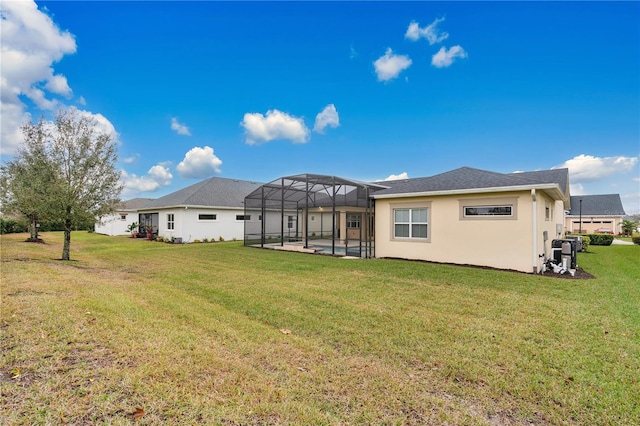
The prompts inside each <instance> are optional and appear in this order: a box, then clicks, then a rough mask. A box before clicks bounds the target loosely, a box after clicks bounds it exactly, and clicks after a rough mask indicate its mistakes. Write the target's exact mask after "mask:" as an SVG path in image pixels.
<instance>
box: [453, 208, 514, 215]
mask: <svg viewBox="0 0 640 426" xmlns="http://www.w3.org/2000/svg"><path fill="white" fill-rule="evenodd" d="M464 215H465V216H512V215H513V209H512V206H474V207H465V208H464Z"/></svg>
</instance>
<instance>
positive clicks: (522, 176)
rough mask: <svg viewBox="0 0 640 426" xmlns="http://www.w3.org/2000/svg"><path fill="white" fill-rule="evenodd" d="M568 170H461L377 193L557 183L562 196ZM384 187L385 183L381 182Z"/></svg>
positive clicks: (409, 180)
mask: <svg viewBox="0 0 640 426" xmlns="http://www.w3.org/2000/svg"><path fill="white" fill-rule="evenodd" d="M567 176H568V170H567V169H553V170H544V171H538V172H523V173H509V174H504V173H496V172H490V171H487V170H480V169H474V168H471V167H461V168H459V169H455V170H451V171H448V172H445V173H440V174H438V175H435V176H430V177H424V178H414V179H406V180H404V181H400V182H398V181H393V184H392V185H391V187H390V188H387V189H383V190H381V191H378V192H376V193H375V194H374V197H376V196H378V195H387V194H388V195H391V194H412V193H424V192H439V191H455V190H465V189H481V188H503V187H514V186H532V185H537V184H548V183H555V184H558V186H559V187H560V190H561V191H562V192H563V194H565V196H566V195H567V194H566V187H567V182H568V177H567ZM378 183H380V184H382V185H384V184H385V182H378Z"/></svg>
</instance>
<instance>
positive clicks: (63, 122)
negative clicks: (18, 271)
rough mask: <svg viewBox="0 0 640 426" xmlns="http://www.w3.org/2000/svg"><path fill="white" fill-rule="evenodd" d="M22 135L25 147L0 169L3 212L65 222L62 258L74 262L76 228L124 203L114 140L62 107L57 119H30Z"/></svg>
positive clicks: (86, 117) (79, 114)
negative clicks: (73, 234) (71, 250)
mask: <svg viewBox="0 0 640 426" xmlns="http://www.w3.org/2000/svg"><path fill="white" fill-rule="evenodd" d="M22 133H23V135H24V143H23V145H22V146H21V147H20V148H19V150H18V153H17V155H16V156H15V157H14V159H13V160H12V161H10V162H8V163H6V164H4V165H3V166H2V168H1V170H0V172H1V175H0V183H1V184H2V191H1V194H2V203H3V210H5V211H6V212H14V213H19V214H22V215H25V216H27V217H29V218H30V219H32V220H35V219H38V220H47V219H49V220H59V221H61V222H62V223H63V224H64V245H63V249H62V259H63V260H69V259H70V256H69V252H70V247H71V231H72V230H73V229H74V227H75V226H77V225H79V224H82V223H87V222H95V220H96V218H98V217H101V216H104V215H107V214H109V213H112V212H113V211H114V209H115V208H116V206H117V205H118V203H119V202H120V193H121V191H122V184H121V181H120V173H119V172H118V170H117V168H116V161H117V150H116V144H115V141H113V139H112V136H111V134H107V133H105V132H102V131H100V130H99V127H98V123H97V122H96V121H95V119H93V118H92V117H91V116H89V115H87V114H83V113H82V112H81V111H78V110H77V109H75V108H70V109H65V110H61V111H59V112H58V113H57V115H56V118H55V121H54V122H53V123H51V122H49V121H46V120H45V119H44V118H43V119H40V121H38V122H37V123H27V124H25V125H24V126H23V127H22ZM33 218H35V219H33ZM32 236H33V235H32Z"/></svg>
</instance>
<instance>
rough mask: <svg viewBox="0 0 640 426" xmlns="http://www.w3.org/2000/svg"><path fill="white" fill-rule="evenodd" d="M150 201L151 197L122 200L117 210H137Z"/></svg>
mask: <svg viewBox="0 0 640 426" xmlns="http://www.w3.org/2000/svg"><path fill="white" fill-rule="evenodd" d="M151 201H153V198H132V199H130V200H126V201H123V202H122V203H121V204H120V205H119V206H118V210H138V209H141V208H144V207H145V206H146V205H147V204H149V203H150V202H151Z"/></svg>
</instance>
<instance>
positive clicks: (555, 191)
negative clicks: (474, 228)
mask: <svg viewBox="0 0 640 426" xmlns="http://www.w3.org/2000/svg"><path fill="white" fill-rule="evenodd" d="M532 189H536V190H541V191H545V192H547V193H549V194H550V195H552V197H553V198H554V199H557V200H562V201H564V202H565V203H568V197H566V196H565V195H564V194H563V193H562V191H561V190H560V187H559V186H558V185H557V184H555V183H545V184H539V185H518V186H500V187H494V188H468V189H452V190H445V191H425V192H408V193H404V194H372V195H371V197H372V198H374V199H383V198H387V199H388V198H410V197H436V196H441V195H465V194H485V193H487V192H515V191H531V190H532Z"/></svg>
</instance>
